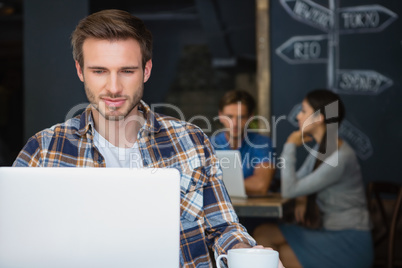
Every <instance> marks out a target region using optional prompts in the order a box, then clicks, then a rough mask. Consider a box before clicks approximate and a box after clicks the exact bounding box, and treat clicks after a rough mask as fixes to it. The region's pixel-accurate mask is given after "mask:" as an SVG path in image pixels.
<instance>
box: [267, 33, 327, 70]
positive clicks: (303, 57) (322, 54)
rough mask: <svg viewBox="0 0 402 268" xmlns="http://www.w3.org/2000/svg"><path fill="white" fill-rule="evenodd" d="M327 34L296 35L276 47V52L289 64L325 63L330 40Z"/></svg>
mask: <svg viewBox="0 0 402 268" xmlns="http://www.w3.org/2000/svg"><path fill="white" fill-rule="evenodd" d="M327 39H328V38H327V36H325V35H314V36H294V37H292V38H290V39H289V40H287V41H286V42H285V43H283V44H282V45H281V46H280V47H278V48H277V49H276V51H275V52H276V54H277V55H278V56H280V57H281V58H282V59H284V60H285V61H286V62H288V63H289V64H297V63H325V62H327V57H328V42H327Z"/></svg>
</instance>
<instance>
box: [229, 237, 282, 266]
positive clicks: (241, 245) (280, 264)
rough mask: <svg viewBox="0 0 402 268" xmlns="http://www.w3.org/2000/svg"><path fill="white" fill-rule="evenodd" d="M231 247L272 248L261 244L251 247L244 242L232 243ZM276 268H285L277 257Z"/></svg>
mask: <svg viewBox="0 0 402 268" xmlns="http://www.w3.org/2000/svg"><path fill="white" fill-rule="evenodd" d="M233 248H260V249H270V250H273V249H272V248H266V247H264V246H261V245H257V246H254V247H251V246H250V245H249V244H245V243H238V244H236V245H234V246H233ZM278 268H285V267H284V266H283V264H282V262H281V259H280V258H279V263H278Z"/></svg>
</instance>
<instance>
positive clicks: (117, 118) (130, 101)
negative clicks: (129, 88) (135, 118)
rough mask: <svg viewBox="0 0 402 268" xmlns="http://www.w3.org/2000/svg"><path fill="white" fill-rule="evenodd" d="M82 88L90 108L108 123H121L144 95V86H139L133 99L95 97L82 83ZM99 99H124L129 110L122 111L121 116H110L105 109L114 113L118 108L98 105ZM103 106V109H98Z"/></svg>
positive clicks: (127, 96) (113, 96) (117, 96)
mask: <svg viewBox="0 0 402 268" xmlns="http://www.w3.org/2000/svg"><path fill="white" fill-rule="evenodd" d="M84 88H85V93H86V95H87V99H88V101H89V103H90V104H91V106H92V107H93V108H94V109H95V110H96V111H98V113H99V114H100V115H101V116H102V117H104V118H105V119H106V120H109V121H121V120H124V119H126V118H127V116H128V115H129V114H130V113H131V111H132V110H133V109H135V108H136V107H137V106H138V104H139V103H140V101H141V99H142V96H143V94H144V84H141V85H140V86H139V87H138V88H137V90H136V91H135V93H134V95H133V97H132V98H131V97H130V96H129V95H120V94H104V95H100V96H98V97H97V96H95V94H93V92H92V91H91V89H90V88H89V87H88V86H87V85H86V83H85V81H84ZM101 97H108V98H121V97H123V98H125V99H126V100H127V102H128V104H129V108H128V109H127V110H126V111H122V114H120V115H110V114H108V113H107V112H106V109H109V110H111V111H116V110H118V109H119V108H120V107H106V105H105V104H104V103H102V104H101V105H100V98H101ZM100 106H103V107H100Z"/></svg>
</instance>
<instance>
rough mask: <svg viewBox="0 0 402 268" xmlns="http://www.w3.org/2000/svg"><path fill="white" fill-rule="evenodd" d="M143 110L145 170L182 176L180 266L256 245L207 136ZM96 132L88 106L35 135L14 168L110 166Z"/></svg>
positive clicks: (141, 143) (141, 145) (206, 262)
mask: <svg viewBox="0 0 402 268" xmlns="http://www.w3.org/2000/svg"><path fill="white" fill-rule="evenodd" d="M139 110H140V111H141V112H142V113H143V114H144V116H145V118H146V123H145V124H144V125H143V127H142V128H141V129H140V131H139V133H138V136H137V141H138V145H139V149H140V152H141V155H142V160H143V165H144V167H149V168H164V167H170V168H176V169H178V170H179V171H180V174H181V182H180V185H181V187H180V188H181V189H180V195H181V205H180V210H181V216H180V222H181V223H180V248H181V254H180V266H181V267H212V262H211V259H210V255H209V249H208V248H210V247H212V249H213V251H214V253H215V256H217V255H220V254H225V253H226V252H227V250H228V249H230V248H232V247H233V246H234V245H236V244H237V243H239V242H243V243H246V244H250V245H255V241H254V239H253V238H252V237H251V236H250V235H249V234H247V232H246V230H245V229H244V227H243V226H242V225H240V224H239V223H238V218H237V215H236V214H235V212H234V210H233V207H232V204H231V202H230V199H229V197H228V194H227V192H226V189H225V188H224V186H223V183H222V180H221V177H222V171H221V169H220V167H219V163H218V161H217V158H216V156H215V154H214V150H213V149H212V146H211V144H210V142H209V140H208V138H207V136H206V135H205V134H204V133H203V132H202V131H201V130H200V129H199V128H198V127H196V126H194V125H192V124H189V123H187V122H184V121H179V120H177V119H175V118H171V117H167V116H163V115H160V114H157V113H153V112H152V111H151V110H150V108H149V106H147V105H146V104H145V103H144V102H141V104H140V107H139ZM92 128H93V120H92V116H91V109H90V108H89V107H88V108H87V109H86V110H85V111H84V112H83V113H82V114H81V115H80V116H77V117H75V118H72V119H69V120H67V121H66V122H65V123H62V124H57V125H55V126H53V127H51V128H49V129H45V130H43V131H41V132H39V133H37V134H36V135H34V136H33V137H31V138H30V139H29V140H28V142H27V144H26V145H25V147H24V148H23V150H22V151H21V152H20V154H19V155H18V157H17V159H16V160H15V162H14V166H31V167H105V160H104V158H103V156H102V155H101V154H100V153H99V151H98V149H97V148H96V147H95V145H94V141H93V138H94V136H93V135H94V134H93V130H92ZM161 224H163V223H162V222H161Z"/></svg>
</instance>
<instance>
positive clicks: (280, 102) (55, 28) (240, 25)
mask: <svg viewBox="0 0 402 268" xmlns="http://www.w3.org/2000/svg"><path fill="white" fill-rule="evenodd" d="M293 2H297V3H299V4H300V3H302V4H303V3H304V4H305V3H310V4H311V3H312V2H315V3H316V5H319V6H322V7H325V8H328V9H330V8H332V7H331V3H336V5H337V6H335V9H336V8H338V9H339V10H340V11H339V12H341V11H342V12H344V13H342V14H347V13H346V12H347V11H350V10H352V11H353V12H355V13H353V12H352V13H350V14H356V12H357V11H355V10H357V9H353V8H354V7H353V6H362V7H370V8H376V7H378V6H381V8H380V11H365V13H364V14H366V15H367V14H371V15H372V14H374V15H376V14H377V15H378V14H380V15H378V18H377V20H376V19H373V20H372V21H369V15H367V16H366V17H359V18H357V19H355V20H353V19H350V18H351V17H347V16H346V15H343V17H342V16H340V17H339V18H340V21H341V22H342V19H344V24H343V26H342V25H341V26H339V29H338V28H336V29H335V30H334V29H329V30H328V29H320V27H317V25H314V23H312V22H311V21H310V22H309V21H308V20H309V19H311V17H308V16H305V17H297V16H294V14H292V12H293V11H295V10H296V8H293V6H292V3H293ZM352 2H353V3H352ZM293 5H294V3H293ZM289 6H291V7H292V8H293V9H288V8H287V7H289ZM312 6H314V5H312ZM111 8H113V9H123V10H126V11H129V12H130V13H132V14H133V15H135V16H137V17H139V18H141V19H142V20H143V21H144V22H145V24H146V26H147V27H148V28H149V29H150V30H151V32H152V35H153V38H154V48H153V69H152V77H153V78H152V79H150V80H149V81H148V82H147V83H146V84H145V90H144V97H143V99H144V101H145V102H146V103H148V104H156V106H155V107H156V108H155V109H156V111H158V112H161V113H164V114H168V115H171V116H174V117H184V118H182V119H184V120H186V121H191V122H192V123H194V124H196V125H198V126H200V127H201V128H202V129H205V130H206V131H205V132H206V134H207V135H210V134H212V133H213V132H214V131H216V130H218V129H220V128H221V127H222V126H221V124H220V123H219V121H218V120H216V116H217V114H218V108H217V107H218V101H219V98H220V97H221V96H222V95H223V94H224V93H225V92H227V91H229V90H231V89H243V90H245V91H247V92H249V93H250V94H251V95H252V96H253V97H254V98H255V99H256V100H257V112H256V113H257V114H258V115H261V116H262V117H265V118H269V121H270V122H278V124H277V126H278V128H277V129H275V128H272V129H271V130H270V132H269V133H268V135H270V136H271V138H272V139H273V138H274V137H273V135H274V136H275V141H276V152H277V154H278V156H279V155H280V153H281V151H282V146H283V144H284V142H285V140H286V137H287V135H288V134H289V133H290V132H291V131H293V130H294V129H295V126H297V123H296V125H295V123H294V122H295V120H294V116H293V119H292V110H293V109H295V108H297V102H296V100H300V99H301V98H302V96H304V94H305V93H306V92H307V91H309V90H310V89H313V88H318V87H329V86H333V85H335V86H334V88H337V86H338V87H339V86H342V85H344V84H345V83H346V82H345V81H346V80H343V81H340V82H339V83H338V82H337V81H335V82H334V83H333V84H331V82H330V80H331V79H335V80H336V79H338V77H339V73H341V72H340V71H339V70H340V68H342V69H345V70H350V69H359V71H357V72H355V73H354V74H356V73H359V72H360V73H364V74H365V75H366V74H367V75H366V76H363V75H361V76H360V77H359V78H360V80H362V81H363V80H364V79H366V80H365V81H363V82H361V83H362V84H359V85H357V86H355V89H356V90H355V91H353V90H352V91H349V92H346V90H349V89H350V88H351V87H347V88H346V87H345V88H343V89H342V90H339V91H336V92H338V93H339V94H340V96H341V98H342V99H343V100H344V102H345V105H346V107H347V108H348V109H347V110H348V111H350V112H348V113H347V116H346V119H347V124H346V125H345V127H344V135H345V137H346V139H347V138H349V139H347V140H348V142H349V143H351V144H352V147H353V148H354V149H355V150H356V151H357V155H358V158H359V162H360V164H361V166H362V173H363V180H364V183H365V187H366V190H367V198H368V209H369V212H370V217H371V221H372V234H373V243H374V253H375V256H374V266H373V267H402V255H401V254H400V253H401V252H402V207H401V203H402V187H401V185H402V178H401V168H400V164H399V162H400V161H398V159H400V155H399V154H398V155H397V153H398V152H397V151H398V150H397V149H402V143H401V139H400V138H401V137H402V127H401V126H400V116H402V110H401V108H400V107H401V106H400V102H401V100H402V96H401V95H402V88H401V87H402V85H401V84H402V79H401V77H402V76H401V72H402V46H401V42H402V41H401V40H402V36H401V31H400V29H401V28H400V27H402V22H401V21H400V20H401V19H402V18H401V17H402V2H401V1H400V0H386V1H382V0H381V1H380V0H354V1H351V2H349V1H341V0H325V1H324V0H317V1H309V0H303V1H301V0H293V1H292V0H247V1H246V0H148V1H135V0H134V1H133V0H132V1H128V0H114V1H110V0H96V1H95V0H69V1H61V0H0V32H1V35H0V62H1V64H0V149H1V154H0V165H1V166H11V165H12V163H13V161H14V160H15V158H16V157H17V155H18V153H19V151H20V150H21V149H22V147H23V146H24V144H25V143H26V141H27V140H28V139H29V137H31V136H32V135H33V134H35V133H36V132H38V131H40V130H42V129H44V128H46V127H48V126H51V125H53V124H56V123H58V122H63V121H65V118H67V117H68V116H71V115H73V114H77V113H78V112H79V111H80V110H82V109H83V108H84V107H85V106H86V104H87V99H86V96H85V92H84V90H83V87H82V84H81V81H80V80H79V79H78V77H77V74H76V70H75V65H74V61H73V59H72V54H71V46H70V34H71V32H72V30H73V29H74V28H75V26H76V24H77V22H78V21H79V20H80V19H81V18H83V17H85V16H87V15H89V14H91V13H94V12H97V11H100V10H103V9H111ZM348 8H349V9H348ZM359 10H360V9H359ZM370 10H372V9H370ZM337 12H338V11H337ZM370 12H372V13H370ZM381 12H382V13H381ZM350 16H352V15H350ZM387 16H388V17H387ZM346 18H347V19H348V23H346ZM303 20H305V21H303ZM375 23H377V24H378V23H379V24H381V25H380V26H378V29H376V30H372V29H374V26H373V25H374V24H375ZM360 24H361V25H360ZM351 25H352V26H351ZM342 27H344V28H345V27H349V28H348V29H342ZM353 27H354V28H353ZM359 27H360V28H361V29H363V28H364V27H366V28H368V27H372V29H370V30H367V31H365V30H356V29H357V28H359ZM355 28H356V29H355ZM326 30H328V32H329V33H327V32H326ZM353 31H355V32H353ZM352 32H353V33H352ZM327 34H328V36H332V37H333V36H337V37H336V38H338V39H337V40H338V42H339V44H340V45H339V46H336V45H335V47H333V46H332V47H331V46H328V47H327V46H326V45H323V42H326V38H330V37H328V36H327ZM312 36H314V37H313V38H312V39H309V37H312ZM322 36H325V37H323V38H322ZM332 37H331V38H332ZM311 40H313V41H311ZM381 40H384V42H381ZM292 42H293V43H292ZM295 42H298V44H299V45H300V47H299V50H298V53H299V54H297V53H296V52H294V51H291V52H289V51H290V50H292V49H293V48H294V47H293V48H292V49H291V48H290V46H291V45H294V43H295ZM359 42H360V43H361V46H360V47H359V46H357V45H356V44H358V43H359ZM370 42H373V46H372V48H370V46H369V45H367V44H370ZM325 44H326V43H325ZM286 46H288V47H286ZM324 49H325V53H326V55H327V57H331V55H335V58H336V59H335V63H334V64H335V65H333V66H332V69H331V66H330V65H331V64H332V63H331V62H332V61H331V60H329V59H326V58H324V57H325V56H323V57H321V56H318V53H319V52H322V51H323V50H324ZM293 52H294V53H293ZM332 53H335V54H332ZM337 53H338V54H337ZM376 56H378V59H377V58H376ZM297 57H299V58H297ZM359 64H360V65H359ZM334 66H335V67H334ZM334 68H335V69H334ZM331 70H332V71H334V72H337V71H339V72H338V75H335V76H334V77H333V76H332V75H331ZM361 70H364V71H365V72H363V71H361ZM366 70H370V71H366ZM372 70H374V71H372ZM375 72H376V76H375V78H370V77H369V76H368V74H373V73H375ZM344 73H346V71H345V72H344ZM343 77H346V76H343ZM355 77H356V76H355ZM370 79H371V80H370ZM381 79H382V80H381ZM380 80H381V81H380ZM347 81H352V80H347ZM354 82H356V81H355V80H354ZM337 83H338V84H337ZM356 83H358V82H356ZM364 83H365V84H364ZM373 83H378V85H380V86H378V85H377V86H378V87H376V88H374V87H373V88H368V87H369V86H370V85H372V84H373ZM363 84H364V85H368V87H367V88H365V89H362V88H363ZM297 87H299V89H298V88H297ZM367 92H368V93H367ZM165 104H169V105H165ZM172 106H174V107H179V109H180V111H181V112H180V113H179V112H178V111H177V110H176V109H174V108H172ZM299 109H300V108H299ZM281 115H285V116H286V119H285V120H284V121H283V122H280V120H278V118H279V117H280V116H281ZM205 118H207V119H208V120H205ZM214 118H215V119H214ZM275 120H276V121H275ZM257 124H258V123H257ZM279 177H280V174H279V172H277V173H276V174H275V179H274V181H273V182H272V188H271V191H272V192H277V191H278V189H280V178H279ZM238 206H239V208H238V210H236V211H242V212H244V215H245V216H241V215H240V221H242V220H244V222H249V220H250V219H248V217H255V216H253V215H252V213H249V211H247V210H248V209H249V208H247V207H246V208H241V206H242V204H241V202H240V203H239V204H238ZM285 208H286V207H284V209H285ZM284 213H285V212H284ZM242 215H243V214H242ZM257 218H258V217H257ZM329 250H330V249H329Z"/></svg>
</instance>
